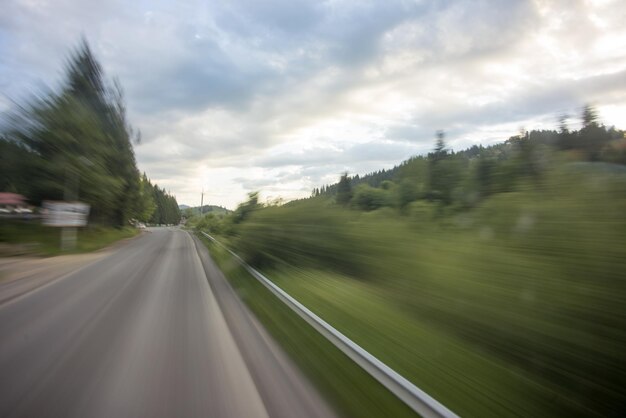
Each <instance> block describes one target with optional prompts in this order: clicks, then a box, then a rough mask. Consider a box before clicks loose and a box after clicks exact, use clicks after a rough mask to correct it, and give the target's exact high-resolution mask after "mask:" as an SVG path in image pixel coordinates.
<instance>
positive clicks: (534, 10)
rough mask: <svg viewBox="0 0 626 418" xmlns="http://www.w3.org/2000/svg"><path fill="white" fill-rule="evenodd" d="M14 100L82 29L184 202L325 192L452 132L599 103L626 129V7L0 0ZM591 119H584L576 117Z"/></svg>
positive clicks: (488, 133) (162, 179) (0, 34)
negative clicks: (252, 193)
mask: <svg viewBox="0 0 626 418" xmlns="http://www.w3.org/2000/svg"><path fill="white" fill-rule="evenodd" d="M0 8H1V10H2V12H1V13H0V110H6V109H8V108H9V107H10V106H11V100H14V99H19V98H20V97H24V96H25V95H27V94H29V92H33V91H36V90H37V89H39V88H41V86H43V85H48V86H54V85H55V84H58V83H59V81H60V80H61V79H62V68H63V64H64V60H65V59H66V57H67V55H68V53H69V51H70V50H71V49H72V48H73V47H75V46H76V45H77V44H78V41H79V39H80V36H81V35H84V36H85V37H86V38H87V39H88V41H89V42H90V44H91V46H92V48H93V50H94V52H95V53H96V54H97V56H98V58H99V59H100V61H101V63H102V65H103V67H104V68H105V71H106V73H107V75H108V76H116V77H118V78H119V80H120V81H121V83H122V85H123V87H124V89H125V91H126V100H127V105H128V110H129V113H130V119H131V122H132V123H133V125H134V126H135V127H136V128H139V129H141V131H142V133H143V142H142V144H141V145H139V146H137V147H136V149H135V151H136V155H137V161H138V164H139V168H140V169H141V170H142V171H145V172H146V173H147V174H148V176H149V177H150V178H152V179H153V180H154V181H156V182H157V183H158V184H160V185H161V186H164V187H165V188H167V189H169V190H170V191H171V192H172V193H174V194H175V195H176V196H177V198H178V201H179V203H185V204H188V205H198V204H199V201H200V191H201V190H202V188H203V187H204V189H205V190H206V193H207V194H206V195H205V202H207V201H208V202H209V203H212V204H220V205H224V206H226V207H229V208H233V207H234V206H236V204H237V203H238V202H241V201H242V200H244V198H245V196H246V193H247V192H249V191H253V190H261V191H262V196H263V197H264V198H266V199H267V198H276V197H279V196H280V197H283V198H285V199H291V198H296V197H303V196H306V195H309V194H310V192H311V189H312V188H313V187H319V186H321V185H323V184H328V183H333V182H335V181H336V180H337V179H338V177H339V175H340V173H341V172H343V171H348V172H349V173H351V174H357V173H359V174H364V173H367V172H370V171H373V170H378V169H381V168H389V167H392V166H393V165H395V164H397V163H399V162H401V161H402V160H404V159H406V158H408V157H410V156H412V155H416V154H422V153H425V152H427V151H428V150H429V149H431V148H432V145H433V143H434V133H435V131H436V130H438V129H444V130H445V131H446V134H447V139H448V142H449V145H450V146H451V147H452V148H454V149H457V150H458V149H463V148H465V147H467V146H469V145H471V144H475V143H483V144H487V143H493V142H497V141H501V140H504V139H506V138H508V137H509V136H510V135H513V134H515V133H516V132H517V131H518V130H519V128H520V127H522V126H523V127H526V128H527V129H534V128H554V127H556V125H557V117H558V115H560V114H563V113H567V114H571V115H578V114H579V109H580V108H581V106H582V105H583V104H584V103H591V104H594V105H595V106H596V107H597V109H598V110H599V114H600V117H601V120H602V121H603V122H604V123H606V124H608V125H616V126H617V127H619V128H626V121H625V120H624V116H625V115H626V24H624V22H626V4H624V1H623V0H614V1H611V0H596V1H592V0H588V1H578V0H567V1H559V0H535V1H522V0H508V1H507V0H493V1H480V0H457V1H444V0H439V1H434V0H428V1H426V0H424V1H420V0H401V1H393V0H380V1H367V0H358V1H357V0H353V1H344V0H329V1H302V0H232V1H200V0H198V1H174V0H154V1H146V0H138V1H126V0H120V1H117V0H112V1H105V0H0ZM576 119H577V117H576V118H572V121H571V124H572V126H574V127H575V126H576V123H577V120H576Z"/></svg>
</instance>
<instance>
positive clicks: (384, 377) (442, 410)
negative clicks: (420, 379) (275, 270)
mask: <svg viewBox="0 0 626 418" xmlns="http://www.w3.org/2000/svg"><path fill="white" fill-rule="evenodd" d="M202 234H203V235H204V236H205V237H207V238H208V239H210V240H211V241H213V242H215V243H216V244H217V245H219V246H221V247H222V248H224V249H225V250H226V251H228V252H229V253H230V254H231V255H232V256H233V257H235V259H237V261H239V262H240V263H241V265H242V266H243V267H244V268H245V269H246V270H247V271H248V272H249V273H250V274H251V275H252V276H253V277H254V278H256V279H257V280H258V281H259V282H261V283H262V284H263V285H264V286H265V287H267V288H268V289H269V290H270V291H271V292H272V293H273V294H274V295H276V296H277V297H278V298H279V299H280V300H282V301H283V302H284V303H285V304H286V305H287V306H289V307H290V308H291V309H292V310H293V311H294V312H295V313H297V314H298V315H299V316H300V317H302V319H304V320H305V321H307V322H308V323H309V324H310V325H311V326H313V328H315V329H316V330H317V331H318V332H319V333H321V334H322V335H323V336H325V337H326V338H327V339H328V340H329V341H330V342H331V343H333V344H334V345H335V347H337V348H338V349H340V350H341V351H343V352H344V353H345V354H346V355H347V356H348V357H350V358H351V359H352V360H353V361H354V362H356V363H357V364H358V365H359V366H361V367H362V368H363V369H364V370H365V371H366V372H368V373H369V374H370V375H371V376H372V377H374V378H375V379H376V380H378V381H379V382H380V383H381V384H382V385H383V386H385V387H386V388H387V389H388V390H389V391H390V392H391V393H393V394H394V395H396V396H397V397H398V398H399V399H400V400H402V401H403V402H404V403H406V404H407V405H408V406H409V407H410V408H411V409H413V410H414V411H415V412H417V413H418V414H420V415H421V416H423V417H425V418H442V417H445V418H458V416H457V415H456V414H455V413H454V412H452V411H450V410H449V409H448V408H446V407H445V406H443V405H442V404H440V403H439V402H437V401H436V400H435V399H434V398H432V397H431V396H430V395H428V394H427V393H426V392H424V391H423V390H421V389H420V388H418V387H417V386H415V385H414V384H413V383H411V382H409V381H408V380H407V379H405V378H404V377H402V376H401V375H400V374H399V373H397V372H396V371H395V370H393V369H392V368H390V367H389V366H387V365H386V364H385V363H383V362H382V361H380V360H379V359H377V358H376V357H374V356H373V355H372V354H370V353H368V352H367V351H366V350H365V349H364V348H362V347H361V346H359V345H358V344H357V343H355V342H354V341H352V340H351V339H349V338H348V337H346V336H345V335H343V334H342V333H341V332H339V331H338V330H336V329H335V328H333V327H332V326H331V325H330V324H329V323H327V322H326V321H324V320H323V319H322V318H320V317H319V316H317V315H316V314H314V313H313V312H311V311H310V310H309V309H308V308H307V307H306V306H304V305H302V304H301V303H300V302H298V301H297V300H296V299H294V298H293V297H291V296H290V295H289V294H288V293H287V292H285V291H284V290H282V289H281V288H280V287H278V286H276V285H275V284H274V283H273V282H272V281H271V280H269V279H268V278H267V277H265V276H264V275H263V274H261V273H260V272H258V271H257V270H255V269H254V268H252V267H251V266H249V265H248V264H247V263H246V262H245V261H243V259H242V258H241V257H239V256H238V255H237V254H235V253H234V252H233V251H231V250H230V249H229V248H227V247H226V246H225V245H224V244H222V243H221V242H219V241H218V240H216V239H215V238H214V237H212V236H211V235H209V234H207V233H205V232H202Z"/></svg>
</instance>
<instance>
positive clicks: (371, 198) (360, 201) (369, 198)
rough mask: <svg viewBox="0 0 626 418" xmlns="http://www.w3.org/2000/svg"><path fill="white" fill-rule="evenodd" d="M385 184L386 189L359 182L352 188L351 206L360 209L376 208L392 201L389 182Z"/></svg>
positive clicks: (387, 204)
mask: <svg viewBox="0 0 626 418" xmlns="http://www.w3.org/2000/svg"><path fill="white" fill-rule="evenodd" d="M389 183H390V184H387V189H378V188H374V187H370V186H368V185H367V184H360V185H358V186H357V187H356V189H355V190H354V197H353V198H352V206H354V207H356V208H358V209H361V210H366V211H369V210H376V209H380V208H382V207H384V206H390V205H391V204H392V203H393V199H392V197H391V191H390V188H391V184H393V183H391V182H389Z"/></svg>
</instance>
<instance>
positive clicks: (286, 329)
mask: <svg viewBox="0 0 626 418" xmlns="http://www.w3.org/2000/svg"><path fill="white" fill-rule="evenodd" d="M201 239H203V241H204V242H205V244H206V245H207V247H208V248H209V250H210V252H211V256H212V257H213V258H214V259H215V260H216V262H217V263H218V264H219V267H220V269H221V270H222V271H223V272H224V274H225V275H226V277H227V278H228V280H229V282H230V284H231V285H232V286H233V288H234V289H235V291H236V292H237V293H238V294H239V296H240V297H241V298H242V299H243V301H244V302H245V303H246V304H247V305H248V307H249V308H250V309H251V310H252V311H253V312H254V314H255V315H256V316H257V318H258V319H259V320H260V321H261V322H262V323H263V325H264V326H265V327H266V329H267V330H268V331H269V332H270V333H271V334H272V336H273V338H274V339H275V340H276V341H277V342H278V343H279V344H280V345H281V346H282V348H283V349H284V350H285V351H286V352H287V354H288V355H290V356H291V358H292V359H293V361H294V362H296V363H297V364H298V366H299V367H300V368H301V369H302V370H303V371H304V372H305V373H306V374H307V376H308V377H309V378H310V379H311V381H312V382H313V383H314V384H315V385H316V386H317V388H318V389H319V390H320V392H321V393H322V394H324V395H325V397H326V399H328V400H329V401H330V402H331V404H332V406H334V407H335V408H336V409H335V410H336V411H337V412H338V413H339V414H340V416H345V417H381V416H390V417H394V418H396V417H398V418H401V417H414V416H415V413H414V412H413V411H412V410H410V409H409V408H408V407H407V406H406V405H405V404H404V403H403V402H402V401H400V400H399V399H398V398H396V397H395V396H394V395H392V394H391V392H389V391H388V390H387V389H385V388H384V387H383V386H382V385H381V384H379V383H378V382H377V381H375V380H374V379H373V378H372V377H371V376H370V375H369V374H367V373H366V372H365V371H364V370H363V369H362V368H361V367H360V366H358V365H357V364H356V363H354V361H352V360H351V359H350V358H348V357H347V356H346V355H345V354H343V353H342V352H341V351H340V350H338V349H337V348H336V347H335V346H333V345H332V343H330V342H329V341H328V340H326V338H325V337H323V336H321V335H320V334H319V333H318V332H317V331H316V330H314V329H313V328H312V327H311V326H310V325H309V324H308V323H306V321H304V320H303V319H302V318H300V317H299V316H297V315H294V314H293V312H292V311H291V310H290V309H289V308H288V307H287V306H286V305H284V304H283V303H281V302H280V301H278V300H277V299H276V297H275V296H274V295H273V294H272V293H270V292H269V290H267V289H266V288H265V287H264V286H263V285H262V284H260V283H259V282H258V281H256V280H254V279H253V278H252V277H250V274H249V273H248V272H247V271H246V270H245V269H244V268H243V267H242V266H241V265H240V264H239V263H237V262H236V261H235V260H234V259H233V257H232V256H231V255H230V254H228V253H227V252H226V251H225V250H224V249H223V248H221V247H219V246H217V245H215V244H213V243H211V242H209V241H208V240H206V239H204V238H202V237H201Z"/></svg>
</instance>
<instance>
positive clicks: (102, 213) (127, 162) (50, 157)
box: [2, 39, 175, 226]
mask: <svg viewBox="0 0 626 418" xmlns="http://www.w3.org/2000/svg"><path fill="white" fill-rule="evenodd" d="M8 126H9V129H8V132H6V134H5V135H4V139H3V141H2V142H3V145H2V147H3V148H5V149H6V150H7V151H9V152H11V153H13V154H14V156H15V157H17V156H18V155H19V156H20V158H18V159H16V161H17V163H16V165H15V166H14V167H13V168H10V170H5V171H7V174H8V175H9V176H10V178H11V180H7V181H6V183H7V186H4V187H9V184H12V185H13V186H12V187H19V188H20V189H21V190H20V193H23V194H25V195H26V196H27V197H28V198H29V200H30V201H31V202H32V203H35V204H39V203H40V202H41V201H42V200H44V199H54V200H60V199H72V200H73V199H80V200H82V201H84V202H86V203H89V204H90V205H91V212H90V218H91V220H92V221H97V222H100V223H106V224H112V225H117V226H122V225H126V224H127V223H128V221H129V220H130V219H132V218H136V219H140V218H144V219H145V218H147V217H149V216H150V215H149V212H150V210H151V209H150V208H151V207H152V205H151V203H150V199H149V196H150V193H147V192H146V190H145V188H146V187H148V186H146V183H145V182H143V183H144V184H142V179H141V178H140V174H139V171H138V170H137V166H136V162H135V155H134V151H133V148H132V144H131V138H133V136H135V137H136V138H140V135H139V134H138V133H137V134H135V133H134V131H133V129H132V127H131V126H130V124H129V123H128V121H127V119H126V109H125V105H124V97H123V93H122V88H121V86H120V84H119V83H118V82H116V81H113V83H109V82H107V80H106V79H105V78H104V74H103V71H102V67H101V65H100V64H99V63H98V61H97V60H96V58H95V56H94V54H93V53H92V51H91V49H90V48H89V45H88V44H87V41H86V40H84V39H83V40H81V42H80V44H79V46H78V48H76V49H75V50H74V51H73V52H72V54H71V55H70V57H69V59H68V61H67V65H66V77H65V82H64V83H63V84H62V86H61V88H60V90H59V92H52V91H45V92H42V93H41V94H40V95H38V96H36V97H33V98H31V99H30V100H29V101H27V102H26V103H25V104H23V105H21V106H18V107H17V109H16V110H15V111H13V112H12V113H11V114H10V115H9V117H8ZM11 144H13V145H11ZM9 171H10V172H9ZM17 179H21V180H17ZM147 184H149V182H148V183H147ZM148 188H149V187H148ZM155 200H156V199H155ZM174 201H175V199H174ZM155 204H158V202H157V203H155ZM168 205H169V206H172V205H171V203H168ZM170 211H172V210H170ZM173 216H174V217H175V214H173ZM172 219H173V218H172Z"/></svg>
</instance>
